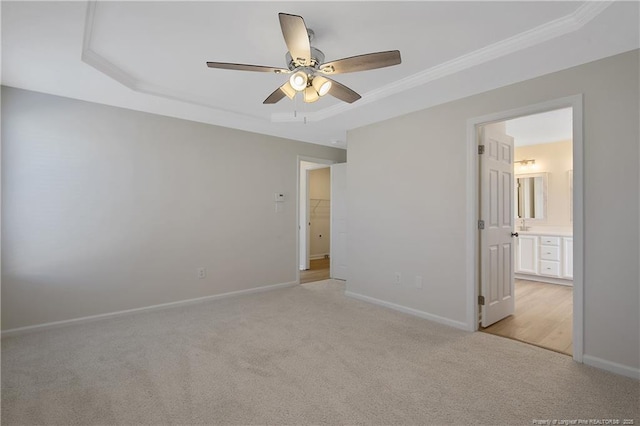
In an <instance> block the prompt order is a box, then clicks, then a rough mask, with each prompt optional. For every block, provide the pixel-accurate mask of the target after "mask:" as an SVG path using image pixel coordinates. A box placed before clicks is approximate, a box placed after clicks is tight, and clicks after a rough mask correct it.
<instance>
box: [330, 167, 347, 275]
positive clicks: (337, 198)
mask: <svg viewBox="0 0 640 426" xmlns="http://www.w3.org/2000/svg"><path fill="white" fill-rule="evenodd" d="M330 251H331V278H334V279H337V280H346V279H347V164H346V163H342V164H332V165H331V249H330Z"/></svg>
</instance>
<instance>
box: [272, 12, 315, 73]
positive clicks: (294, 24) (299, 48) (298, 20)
mask: <svg viewBox="0 0 640 426" xmlns="http://www.w3.org/2000/svg"><path fill="white" fill-rule="evenodd" d="M278 17H279V18H280V28H282V36H283V37H284V42H285V43H286V45H287V49H289V53H290V54H291V57H292V58H293V60H294V62H297V63H299V64H300V65H309V64H310V63H311V45H310V44H309V35H308V34H307V26H306V25H305V24H304V19H302V16H298V15H289V14H288V13H279V14H278Z"/></svg>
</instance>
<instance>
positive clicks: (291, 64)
mask: <svg viewBox="0 0 640 426" xmlns="http://www.w3.org/2000/svg"><path fill="white" fill-rule="evenodd" d="M285 58H286V63H287V67H288V68H289V70H290V71H293V70H295V69H296V68H300V67H308V68H314V69H318V67H319V66H320V65H321V64H323V63H324V53H322V51H321V50H320V49H316V48H315V47H313V46H311V62H310V63H309V64H304V65H303V64H298V63H296V62H295V61H294V60H293V58H292V57H291V53H289V52H287V54H286V55H285Z"/></svg>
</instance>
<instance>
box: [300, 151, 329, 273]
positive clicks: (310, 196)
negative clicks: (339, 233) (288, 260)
mask: <svg viewBox="0 0 640 426" xmlns="http://www.w3.org/2000/svg"><path fill="white" fill-rule="evenodd" d="M332 163H333V162H332V161H328V160H322V159H313V158H299V159H298V169H299V170H298V171H299V177H298V188H299V191H298V199H299V212H298V232H299V233H298V248H299V250H298V259H299V261H298V274H299V282H300V283H301V284H303V283H308V282H315V281H321V280H326V279H329V278H330V262H331V243H330V241H331V235H330V224H331V174H330V165H331V164H332Z"/></svg>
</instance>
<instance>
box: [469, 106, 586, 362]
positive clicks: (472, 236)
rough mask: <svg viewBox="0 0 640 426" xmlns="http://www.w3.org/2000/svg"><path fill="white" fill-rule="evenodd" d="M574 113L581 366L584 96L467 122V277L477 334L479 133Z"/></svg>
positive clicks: (576, 342) (576, 344) (579, 351)
mask: <svg viewBox="0 0 640 426" xmlns="http://www.w3.org/2000/svg"><path fill="white" fill-rule="evenodd" d="M567 107H571V108H572V109H573V242H574V252H573V359H574V360H575V361H577V362H582V357H583V353H584V154H583V147H584V145H583V141H584V133H583V95H582V94H578V95H573V96H567V97H564V98H558V99H553V100H549V101H546V102H542V103H538V104H533V105H527V106H524V107H521V108H516V109H511V110H507V111H502V112H496V113H493V114H488V115H484V116H480V117H474V118H470V119H468V120H467V194H466V197H467V201H468V203H467V212H466V216H467V217H466V222H467V226H466V239H467V241H468V243H469V244H467V252H466V259H467V264H466V271H467V273H466V276H467V309H466V311H467V329H468V330H469V331H477V330H478V315H479V306H478V303H477V302H478V288H479V285H478V283H479V280H480V274H479V271H480V260H479V259H480V251H479V234H478V219H480V218H479V214H480V212H479V207H478V206H479V166H478V162H479V160H478V148H477V147H478V137H479V135H478V130H479V127H480V126H481V125H483V124H489V123H496V122H500V121H505V120H510V119H513V118H517V117H522V116H525V115H532V114H538V113H542V112H547V111H551V110H555V109H560V108H567Z"/></svg>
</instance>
